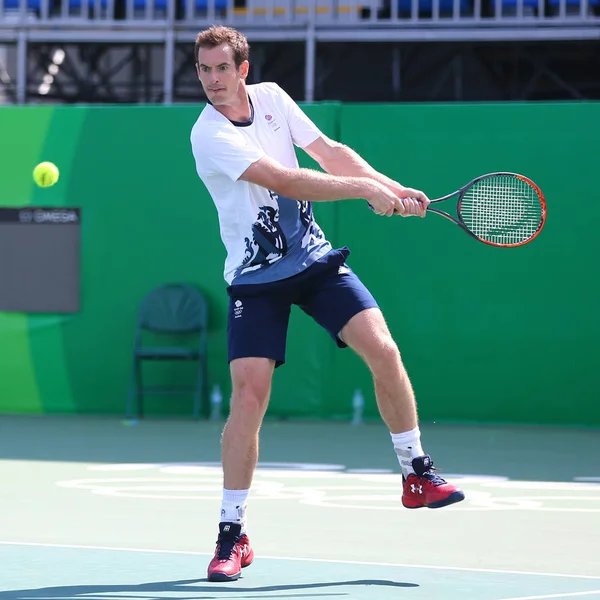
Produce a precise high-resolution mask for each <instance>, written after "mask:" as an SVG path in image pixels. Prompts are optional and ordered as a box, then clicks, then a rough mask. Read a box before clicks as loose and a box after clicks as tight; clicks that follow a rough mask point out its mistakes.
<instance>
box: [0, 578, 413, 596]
mask: <svg viewBox="0 0 600 600" xmlns="http://www.w3.org/2000/svg"><path fill="white" fill-rule="evenodd" d="M342 586H343V587H347V586H348V587H351V586H377V587H381V588H395V587H402V588H415V587H419V584H417V583H406V582H398V581H386V580H381V579H357V580H355V581H323V582H315V583H302V584H289V585H267V586H255V587H244V586H243V584H242V585H241V586H240V582H239V581H238V582H232V584H231V585H229V584H227V583H224V584H213V583H210V582H209V581H208V580H207V579H188V580H182V581H157V582H152V583H141V584H138V585H68V586H55V587H42V588H37V589H22V590H8V591H4V592H2V591H0V600H26V599H31V598H57V599H58V598H60V599H61V600H67V599H70V598H80V597H85V598H88V599H89V598H94V597H95V596H100V595H101V596H102V598H103V599H106V600H109V599H110V598H111V595H113V594H114V598H137V599H138V600H139V598H140V597H144V596H145V597H151V598H156V597H157V596H156V595H157V594H163V593H167V594H168V593H177V594H190V595H189V596H182V595H178V596H177V600H192V599H195V598H198V597H199V596H198V594H202V596H201V598H202V600H208V599H210V598H220V597H221V596H222V593H223V592H227V593H234V594H235V595H236V597H240V598H243V597H244V596H241V595H240V594H252V598H256V597H257V596H255V595H254V594H260V593H265V594H267V593H270V594H276V593H277V592H293V591H297V592H302V591H308V590H322V589H327V588H328V589H335V588H336V587H337V588H339V587H342ZM211 592H212V593H216V594H220V595H219V596H205V595H204V594H207V593H211ZM347 595H348V594H347V593H346V592H343V593H321V592H319V593H313V594H311V593H298V594H286V595H285V597H286V598H309V597H316V596H319V597H322V596H347ZM274 597H276V596H274Z"/></svg>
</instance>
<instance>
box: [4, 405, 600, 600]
mask: <svg viewBox="0 0 600 600" xmlns="http://www.w3.org/2000/svg"><path fill="white" fill-rule="evenodd" d="M221 427H222V424H220V423H212V422H201V423H194V422H191V421H174V420H168V421H165V420H160V421H159V420H149V421H144V422H142V423H139V424H137V425H129V426H127V425H125V424H124V423H123V422H122V421H120V420H118V419H112V418H92V417H76V416H65V417H33V416H3V417H0V457H1V459H2V460H1V461H0V477H1V485H0V506H1V508H2V521H1V522H2V525H1V527H0V532H1V534H0V565H1V568H0V600H9V599H10V600H21V599H22V600H25V599H57V600H58V599H75V598H77V599H83V600H85V599H89V600H104V599H106V600H117V599H122V598H123V599H140V600H144V599H152V600H163V599H165V600H166V599H168V600H192V599H198V600H200V599H209V598H210V599H214V598H219V599H220V598H224V599H225V598H236V599H240V600H241V599H245V598H265V599H268V598H315V599H318V598H330V597H331V598H341V599H353V598H357V599H365V600H375V599H388V598H401V599H404V598H406V599H415V600H417V599H419V600H420V599H425V598H426V599H428V600H441V599H444V600H454V599H459V598H460V599H462V600H471V599H473V600H533V599H536V600H537V599H543V598H579V597H582V598H587V597H589V598H598V599H600V431H598V430H593V429H588V430H586V429H560V428H545V427H531V428H529V427H500V426H498V427H491V426H486V427H483V426H451V425H435V424H422V425H421V430H422V438H423V442H424V448H425V450H426V451H427V452H429V453H430V454H431V455H432V457H433V459H434V461H435V463H436V466H437V467H439V468H440V469H442V471H441V473H440V474H441V475H442V476H444V477H446V478H448V479H451V480H453V481H455V482H460V485H461V487H462V488H463V489H464V490H465V492H466V495H467V499H466V500H465V501H464V502H462V503H460V504H458V505H455V506H451V507H447V508H444V509H439V510H428V509H421V510H417V511H409V510H407V509H404V508H403V507H402V506H401V504H400V495H401V485H400V475H399V473H398V464H397V461H396V458H395V455H394V452H393V449H392V446H391V441H390V438H389V434H388V432H387V431H386V429H385V428H384V427H383V426H382V425H380V424H367V425H362V426H358V427H354V426H351V425H350V424H347V423H339V422H338V423H323V422H319V423H313V422H282V423H279V422H267V423H265V425H264V428H263V434H262V446H261V457H260V468H259V470H258V471H257V474H256V477H255V481H254V485H253V489H252V491H251V495H250V501H249V513H248V518H249V529H248V533H249V535H250V539H251V540H252V544H253V547H254V549H255V552H256V555H257V558H256V560H255V562H254V564H253V565H251V566H250V567H249V568H248V569H245V570H244V572H243V577H242V578H241V579H240V580H238V581H236V582H231V583H211V582H208V581H207V580H206V566H207V564H208V561H209V560H210V556H211V555H212V552H213V549H214V542H215V540H216V531H217V522H218V517H219V508H220V497H221V487H222V483H221V471H220V467H219V463H218V460H219V450H220V448H219V438H220V432H221Z"/></svg>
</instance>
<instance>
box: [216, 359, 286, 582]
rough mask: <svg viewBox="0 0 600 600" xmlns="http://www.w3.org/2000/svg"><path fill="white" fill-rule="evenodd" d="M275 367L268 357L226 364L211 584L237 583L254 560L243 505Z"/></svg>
mask: <svg viewBox="0 0 600 600" xmlns="http://www.w3.org/2000/svg"><path fill="white" fill-rule="evenodd" d="M274 368H275V361H274V360H271V359H268V358H238V359H236V360H233V361H231V364H230V369H231V383H232V394H231V406H230V409H229V417H228V418H227V422H226V423H225V428H224V429H223V437H222V440H221V457H222V463H223V501H222V503H221V518H220V522H219V539H218V541H217V549H216V551H215V556H214V558H213V559H212V560H211V562H210V564H209V565H208V578H209V580H210V581H233V580H235V579H238V578H239V576H240V574H241V569H242V568H243V567H247V566H248V565H249V564H250V563H251V562H252V561H253V559H254V552H253V550H252V548H251V546H250V540H249V539H248V535H247V533H246V506H247V501H248V493H249V492H250V485H251V484H252V477H253V475H254V470H255V469H256V464H257V462H258V446H259V431H260V427H261V425H262V421H263V418H264V416H265V412H266V410H267V406H268V404H269V396H270V393H271V380H272V377H273V370H274Z"/></svg>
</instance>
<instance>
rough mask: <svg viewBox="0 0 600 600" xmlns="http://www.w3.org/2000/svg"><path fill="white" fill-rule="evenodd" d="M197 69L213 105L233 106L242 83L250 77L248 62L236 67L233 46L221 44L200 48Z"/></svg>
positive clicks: (205, 91)
mask: <svg viewBox="0 0 600 600" xmlns="http://www.w3.org/2000/svg"><path fill="white" fill-rule="evenodd" d="M196 69H197V71H198V78H199V79H200V83H202V87H203V88H204V93H205V94H206V96H207V97H208V99H209V100H210V101H211V102H212V104H213V105H215V106H218V105H219V104H221V105H223V104H232V103H234V102H235V100H236V99H237V95H238V88H239V86H240V81H241V80H242V79H246V76H247V75H248V61H244V62H243V63H242V64H241V65H240V66H239V67H236V66H235V61H234V59H233V50H232V48H231V46H229V45H228V44H221V45H220V46H216V47H215V48H200V49H199V50H198V63H197V64H196Z"/></svg>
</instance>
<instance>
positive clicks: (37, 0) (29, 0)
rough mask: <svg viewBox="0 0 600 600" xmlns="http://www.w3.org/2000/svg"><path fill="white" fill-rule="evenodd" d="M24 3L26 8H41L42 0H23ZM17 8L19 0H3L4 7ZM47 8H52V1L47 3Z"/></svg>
mask: <svg viewBox="0 0 600 600" xmlns="http://www.w3.org/2000/svg"><path fill="white" fill-rule="evenodd" d="M25 5H26V6H27V8H29V9H32V10H41V9H42V2H41V0H25ZM7 8H8V9H11V10H14V9H18V8H19V0H4V9H5V10H6V9H7ZM48 8H49V10H51V9H52V1H50V2H49V3H48Z"/></svg>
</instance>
